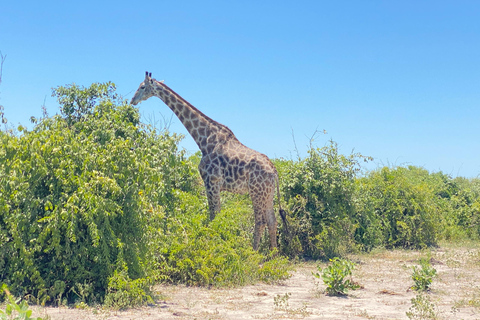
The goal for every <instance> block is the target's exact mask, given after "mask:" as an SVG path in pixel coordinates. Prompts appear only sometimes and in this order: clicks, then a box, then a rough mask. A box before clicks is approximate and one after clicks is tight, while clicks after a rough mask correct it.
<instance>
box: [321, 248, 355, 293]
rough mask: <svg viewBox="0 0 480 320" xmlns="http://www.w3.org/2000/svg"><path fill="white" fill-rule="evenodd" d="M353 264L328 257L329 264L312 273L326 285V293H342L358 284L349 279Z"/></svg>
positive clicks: (353, 288)
mask: <svg viewBox="0 0 480 320" xmlns="http://www.w3.org/2000/svg"><path fill="white" fill-rule="evenodd" d="M354 268H355V264H354V263H353V262H351V261H348V260H345V259H340V258H338V257H336V258H333V259H330V265H329V266H327V267H326V268H324V269H323V270H321V268H320V266H319V267H318V270H319V271H321V273H313V275H314V276H315V277H316V278H322V280H323V283H325V284H326V285H327V288H326V292H327V294H328V295H332V296H336V295H344V294H346V293H347V292H348V290H350V289H351V290H356V289H358V288H360V286H359V285H358V284H357V283H355V282H353V280H352V279H351V276H352V271H353V270H354Z"/></svg>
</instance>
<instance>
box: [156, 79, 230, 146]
mask: <svg viewBox="0 0 480 320" xmlns="http://www.w3.org/2000/svg"><path fill="white" fill-rule="evenodd" d="M154 90H155V95H156V96H157V97H158V98H160V99H161V100H162V101H163V102H164V103H165V104H166V105H167V106H168V107H169V108H170V109H171V110H172V111H173V112H174V113H175V115H176V116H177V117H178V119H179V120H180V121H181V122H182V124H183V125H184V126H185V128H186V129H187V131H188V133H190V135H191V136H192V138H193V140H195V142H196V143H197V145H198V147H199V148H200V150H201V151H202V154H204V155H205V154H208V153H211V152H212V151H213V149H214V147H215V145H216V144H218V143H220V142H224V141H226V140H228V139H235V140H237V138H236V137H235V135H234V134H233V132H232V131H231V130H230V129H229V128H228V127H227V126H225V125H223V124H221V123H218V122H217V121H215V120H212V119H211V118H209V117H208V116H206V115H205V114H204V113H202V112H201V111H200V110H198V109H197V108H195V107H194V106H192V105H191V104H190V103H189V102H187V101H186V100H185V99H183V98H182V97H181V96H180V95H179V94H177V93H176V92H175V91H173V90H172V89H170V87H168V86H167V85H166V84H164V83H162V82H159V81H157V80H154Z"/></svg>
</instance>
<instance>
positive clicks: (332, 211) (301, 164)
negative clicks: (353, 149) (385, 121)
mask: <svg viewBox="0 0 480 320" xmlns="http://www.w3.org/2000/svg"><path fill="white" fill-rule="evenodd" d="M368 159H369V158H366V157H363V156H362V155H360V154H351V155H349V156H344V155H341V154H340V153H339V151H338V146H337V144H336V143H335V142H333V141H331V142H330V145H328V146H325V147H323V148H317V149H314V148H312V149H310V151H309V156H308V157H307V158H305V159H299V160H298V161H293V160H290V161H277V162H276V164H277V167H278V168H279V171H280V177H281V181H282V195H283V196H284V198H285V201H286V202H287V203H288V206H287V208H288V210H287V211H288V212H289V220H290V221H289V222H290V225H291V234H292V239H291V242H289V243H288V244H287V243H285V242H283V246H282V251H283V252H285V253H286V254H288V255H292V256H295V255H300V256H303V257H309V258H314V259H318V258H331V257H334V256H336V255H341V254H344V253H346V252H349V251H352V250H355V249H356V243H355V232H356V229H357V217H356V205H355V198H354V197H355V177H356V174H357V173H358V172H359V170H360V161H362V160H368Z"/></svg>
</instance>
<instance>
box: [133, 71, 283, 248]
mask: <svg viewBox="0 0 480 320" xmlns="http://www.w3.org/2000/svg"><path fill="white" fill-rule="evenodd" d="M152 96H157V97H158V98H160V99H161V100H162V101H163V102H165V104H166V105H167V106H168V107H169V108H170V109H172V111H173V112H174V113H175V114H176V115H177V117H178V118H179V119H180V121H181V122H182V123H183V125H184V126H185V128H186V129H187V130H188V132H189V133H190V134H191V135H192V137H193V139H194V140H195V142H196V143H197V145H198V147H199V148H200V150H201V151H202V159H201V161H200V164H199V166H198V169H199V171H200V175H201V177H202V179H203V182H204V184H205V189H206V191H207V198H208V206H209V211H210V219H211V220H213V219H214V218H215V215H216V214H217V213H218V212H220V210H221V203H220V192H221V191H229V192H234V193H240V194H244V193H246V192H248V193H249V195H250V197H251V199H252V205H253V210H254V214H255V229H254V241H253V248H254V249H255V250H256V249H258V245H259V242H260V237H261V234H262V232H263V230H264V229H265V226H267V227H268V233H269V237H270V247H271V248H275V247H277V236H276V233H277V219H276V217H275V212H274V209H273V201H274V195H275V186H277V191H278V173H277V170H276V169H275V166H274V165H273V163H272V162H271V161H270V160H269V159H268V157H267V156H266V155H264V154H262V153H260V152H257V151H255V150H252V149H250V148H248V147H246V146H244V145H243V144H242V143H241V142H240V141H238V139H237V138H236V137H235V135H234V134H233V132H232V131H231V130H230V129H229V128H228V127H226V126H224V125H222V124H220V123H218V122H216V121H214V120H212V119H210V118H209V117H207V116H206V115H205V114H203V113H202V112H201V111H200V110H198V109H197V108H195V107H194V106H192V105H191V104H190V103H188V102H187V101H186V100H184V99H183V98H182V97H180V96H179V95H178V94H177V93H175V92H174V91H173V90H172V89H170V88H169V87H168V86H167V85H165V84H164V83H163V82H160V81H157V80H155V79H152V78H151V74H149V73H148V72H147V73H146V76H145V81H144V82H142V83H141V84H140V87H139V88H138V90H137V92H136V93H135V95H134V97H133V98H132V101H131V104H133V105H136V104H138V103H139V102H141V101H144V100H146V99H148V98H150V97H152ZM280 214H281V215H282V219H283V221H284V223H285V227H286V221H285V217H284V215H283V212H282V210H281V209H280Z"/></svg>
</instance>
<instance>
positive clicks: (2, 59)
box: [0, 51, 7, 84]
mask: <svg viewBox="0 0 480 320" xmlns="http://www.w3.org/2000/svg"><path fill="white" fill-rule="evenodd" d="M6 58H7V55H3V53H2V52H1V51H0V84H1V83H2V72H3V63H4V62H5V59H6Z"/></svg>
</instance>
